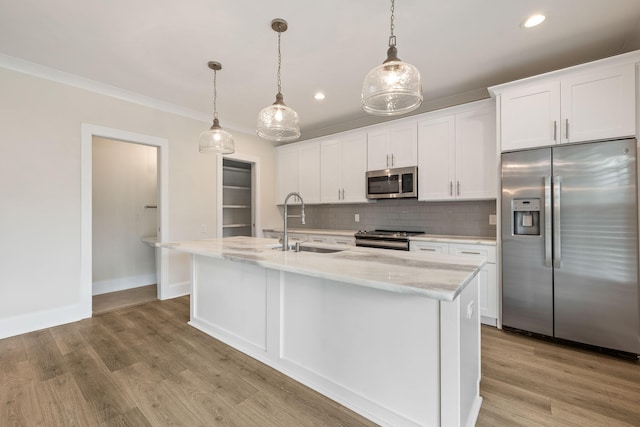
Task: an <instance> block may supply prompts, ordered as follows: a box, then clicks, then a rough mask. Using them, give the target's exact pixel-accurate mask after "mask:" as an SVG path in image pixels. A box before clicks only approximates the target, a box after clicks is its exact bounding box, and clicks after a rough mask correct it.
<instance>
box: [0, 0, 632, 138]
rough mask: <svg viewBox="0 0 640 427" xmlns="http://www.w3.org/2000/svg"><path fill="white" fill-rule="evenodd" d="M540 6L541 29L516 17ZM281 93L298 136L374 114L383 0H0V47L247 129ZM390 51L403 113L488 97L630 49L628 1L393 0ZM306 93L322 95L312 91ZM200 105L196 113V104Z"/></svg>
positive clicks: (358, 122)
mask: <svg viewBox="0 0 640 427" xmlns="http://www.w3.org/2000/svg"><path fill="white" fill-rule="evenodd" d="M534 12H542V13H544V14H545V15H547V20H546V21H545V22H544V23H543V24H542V25H540V26H539V27H536V28H532V29H526V30H525V29H522V28H521V27H520V23H521V22H522V20H523V19H524V18H525V17H527V16H528V15H530V14H532V13H534ZM273 18H284V19H285V20H287V21H288V23H289V29H288V31H287V32H285V33H283V34H282V92H283V94H284V99H285V102H286V103H287V105H289V106H290V107H291V108H293V109H294V110H296V111H297V112H298V114H299V115H300V121H301V128H302V138H301V139H306V138H310V137H315V136H319V135H323V134H328V133H333V132H336V131H341V130H345V129H349V128H353V127H359V126H363V125H368V124H372V123H376V122H379V121H383V120H384V119H381V118H379V117H373V116H369V115H367V114H366V113H364V112H363V111H362V110H361V108H360V90H361V85H362V81H363V79H364V77H365V75H366V74H367V72H368V71H369V70H370V69H371V68H373V67H374V66H376V65H378V64H380V63H382V61H383V60H384V59H385V57H386V49H387V47H388V37H389V18H390V1H388V0H339V1H338V0H323V1H318V0H272V1H263V0H227V1H222V0H185V1H182V2H178V1H175V0H134V1H132V0H108V1H105V0H103V1H78V0H56V1H46V2H45V1H42V0H20V1H16V0H0V54H5V55H8V56H11V57H15V58H20V59H23V60H26V61H29V62H33V63H36V64H40V65H44V66H47V67H50V68H54V69H57V70H61V71H64V72H68V73H72V74H75V75H78V76H81V77H84V78H87V79H91V80H95V81H98V82H101V83H105V84H108V85H111V86H115V87H117V88H120V89H125V90H127V91H132V92H135V93H138V94H142V95H144V96H147V97H151V98H154V99H157V100H160V101H163V102H167V103H171V104H175V105H177V106H180V107H182V108H185V109H189V110H192V111H194V112H195V113H197V114H198V115H199V117H203V118H208V117H211V116H212V113H213V72H212V71H211V70H210V69H209V68H208V67H207V62H208V61H209V60H216V61H219V62H221V63H222V70H221V71H219V72H218V79H217V86H218V113H219V117H220V123H221V125H222V126H223V127H224V128H227V129H228V130H231V131H233V130H234V129H235V130H238V131H243V132H248V133H254V132H255V125H256V119H257V115H258V112H259V111H260V110H261V109H262V108H264V107H266V106H267V105H269V104H271V103H273V102H274V101H275V94H276V92H277V85H276V83H277V82H276V70H277V33H275V32H274V31H273V30H272V29H271V26H270V23H271V20H272V19H273ZM395 34H396V37H397V47H398V56H399V57H400V58H401V59H402V60H404V61H406V62H409V63H411V64H413V65H415V66H416V67H417V68H418V69H419V70H420V72H421V74H422V84H423V92H424V99H425V102H424V104H423V106H422V107H421V108H420V109H418V110H417V111H416V112H415V113H419V112H423V111H428V110H432V109H436V108H441V107H444V106H448V105H453V104H456V103H460V102H467V101H472V100H475V99H480V98H484V97H487V96H488V94H487V91H486V88H487V87H489V86H492V85H495V84H499V83H504V82H508V81H511V80H515V79H519V78H523V77H527V76H531V75H535V74H540V73H543V72H546V71H552V70H555V69H559V68H563V67H567V66H571V65H575V64H579V63H583V62H588V61H591V60H596V59H600V58H603V57H607V56H611V55H616V54H619V53H624V52H628V51H631V50H636V49H640V1H638V0H607V1H603V0H562V1H558V0H450V1H442V0H439V1H437V0H397V1H396V6H395ZM316 91H322V92H324V93H325V94H326V98H325V99H324V100H323V101H316V100H315V99H314V98H313V95H314V94H315V92H316ZM200 115H201V116H200Z"/></svg>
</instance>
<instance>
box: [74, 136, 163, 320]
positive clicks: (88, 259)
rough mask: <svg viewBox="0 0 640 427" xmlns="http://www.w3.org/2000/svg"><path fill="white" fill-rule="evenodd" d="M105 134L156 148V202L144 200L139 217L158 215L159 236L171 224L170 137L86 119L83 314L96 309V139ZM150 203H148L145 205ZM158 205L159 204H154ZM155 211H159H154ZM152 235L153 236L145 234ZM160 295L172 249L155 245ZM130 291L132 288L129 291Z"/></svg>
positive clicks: (159, 295)
mask: <svg viewBox="0 0 640 427" xmlns="http://www.w3.org/2000/svg"><path fill="white" fill-rule="evenodd" d="M94 138H96V139H98V138H104V139H108V140H111V142H114V141H117V142H124V143H133V144H129V145H131V146H140V145H142V146H148V147H152V148H153V150H155V159H156V164H155V166H156V169H157V173H156V185H157V190H156V197H157V199H156V204H152V203H153V202H143V208H144V209H145V211H142V212H139V213H138V214H139V215H140V218H139V219H142V216H144V215H147V214H148V215H153V216H154V217H155V219H156V224H155V225H154V227H155V228H156V230H157V232H156V240H157V241H158V242H163V241H166V239H167V236H168V235H169V227H168V197H167V192H168V170H169V168H168V165H169V162H168V140H167V139H164V138H158V137H154V136H149V135H143V134H138V133H133V132H127V131H123V130H120V129H113V128H106V127H102V126H97V125H91V124H86V123H83V124H82V126H81V189H80V191H81V215H80V216H81V233H80V264H81V273H80V286H81V304H82V314H83V317H91V316H92V311H93V310H92V309H93V293H94V292H93V291H94V286H93V282H94V280H93V248H94V245H93V240H94V236H93V221H94V219H93V169H94V167H93V149H94V147H93V141H94ZM116 168H117V166H116ZM145 206H147V207H145ZM152 206H155V207H152ZM152 212H155V213H152ZM145 237H152V236H145ZM153 250H154V251H155V254H156V255H155V273H156V284H157V286H156V297H157V298H159V299H163V296H164V294H165V293H166V292H167V291H166V290H165V289H164V288H165V287H166V284H167V281H168V277H169V268H168V267H169V265H168V260H169V259H168V258H169V257H168V249H164V248H158V247H154V248H153ZM125 292H128V291H125Z"/></svg>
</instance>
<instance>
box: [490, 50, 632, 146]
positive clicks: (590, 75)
mask: <svg viewBox="0 0 640 427" xmlns="http://www.w3.org/2000/svg"><path fill="white" fill-rule="evenodd" d="M638 61H640V53H639V52H631V53H629V54H624V55H619V56H617V57H613V58H607V59H604V60H600V61H596V62H594V63H590V64H583V65H580V66H576V67H572V68H569V69H566V70H560V71H556V72H552V73H548V74H545V75H543V76H538V77H531V78H528V79H524V80H521V81H517V82H512V83H507V84H504V85H500V86H496V87H493V88H490V92H491V93H492V94H493V95H495V96H496V98H497V99H498V114H499V122H500V141H501V147H502V151H509V150H519V149H524V148H533V147H541V146H549V145H554V144H563V143H571V142H582V141H594V140H599V139H608V138H619V137H628V136H634V135H636V97H637V93H638V92H637V86H636V63H637V62H638Z"/></svg>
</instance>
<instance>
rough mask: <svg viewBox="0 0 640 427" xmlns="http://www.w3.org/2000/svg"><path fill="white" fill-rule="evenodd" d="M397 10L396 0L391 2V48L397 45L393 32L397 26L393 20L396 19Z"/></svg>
mask: <svg viewBox="0 0 640 427" xmlns="http://www.w3.org/2000/svg"><path fill="white" fill-rule="evenodd" d="M395 10H396V7H395V0H391V25H390V30H391V35H390V36H389V47H393V46H395V45H396V36H395V35H394V34H393V30H394V29H395V25H394V23H393V20H394V19H395Z"/></svg>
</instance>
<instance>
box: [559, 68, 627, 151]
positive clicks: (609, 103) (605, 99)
mask: <svg viewBox="0 0 640 427" xmlns="http://www.w3.org/2000/svg"><path fill="white" fill-rule="evenodd" d="M635 88H636V77H635V65H634V64H629V65H625V66H621V67H616V68H612V69H607V70H602V71H594V72H592V73H587V74H584V75H582V74H581V75H577V76H575V77H568V78H565V79H562V81H561V83H560V89H561V91H562V92H561V94H560V113H561V124H562V132H561V135H562V140H561V142H576V141H591V140H596V139H605V138H612V137H620V136H632V135H635V133H636V117H635V111H636V92H635Z"/></svg>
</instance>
